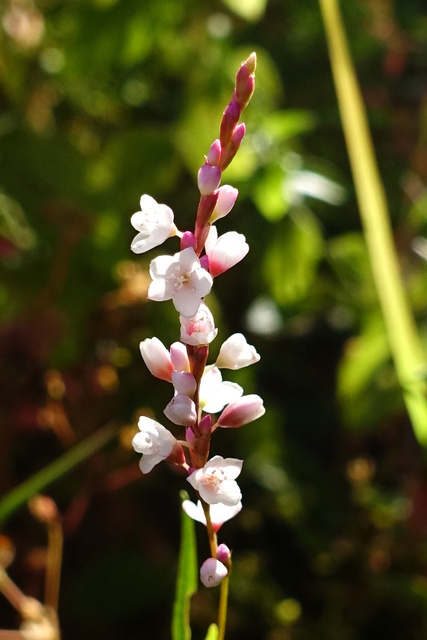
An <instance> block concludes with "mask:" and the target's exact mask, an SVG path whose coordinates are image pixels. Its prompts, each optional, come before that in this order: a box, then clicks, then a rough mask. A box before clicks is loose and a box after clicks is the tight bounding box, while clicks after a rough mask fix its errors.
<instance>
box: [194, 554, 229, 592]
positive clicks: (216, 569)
mask: <svg viewBox="0 0 427 640" xmlns="http://www.w3.org/2000/svg"><path fill="white" fill-rule="evenodd" d="M227 573H228V569H227V567H226V566H225V565H224V564H223V563H222V562H220V561H219V560H217V559H216V558H208V559H207V560H205V561H204V563H203V564H202V566H201V567H200V580H201V582H202V583H203V584H204V585H205V587H208V588H210V587H217V586H218V585H219V584H220V583H221V582H222V581H223V580H224V578H225V576H226V575H227Z"/></svg>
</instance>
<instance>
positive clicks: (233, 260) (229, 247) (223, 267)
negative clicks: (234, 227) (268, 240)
mask: <svg viewBox="0 0 427 640" xmlns="http://www.w3.org/2000/svg"><path fill="white" fill-rule="evenodd" d="M205 251H206V255H207V256H208V258H209V273H210V274H211V276H212V278H216V276H219V275H220V274H221V273H224V271H228V269H231V267H234V265H235V264H237V263H238V262H240V260H243V258H244V257H245V255H246V254H247V253H248V251H249V245H248V243H247V242H246V238H245V236H244V235H243V234H242V233H237V232H236V231H228V232H227V233H224V235H222V236H220V237H219V238H218V231H217V229H216V227H215V226H214V225H212V226H211V228H210V231H209V235H208V237H207V239H206V244H205Z"/></svg>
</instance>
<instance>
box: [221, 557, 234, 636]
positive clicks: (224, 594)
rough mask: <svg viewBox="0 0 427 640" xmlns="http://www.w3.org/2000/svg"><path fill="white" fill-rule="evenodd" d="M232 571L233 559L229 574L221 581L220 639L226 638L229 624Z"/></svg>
mask: <svg viewBox="0 0 427 640" xmlns="http://www.w3.org/2000/svg"><path fill="white" fill-rule="evenodd" d="M230 571H231V561H230V567H229V569H228V574H227V575H226V576H225V578H224V580H223V581H222V582H221V591H220V594H219V606H218V640H224V638H225V627H226V624H227V608H228V587H229V584H230Z"/></svg>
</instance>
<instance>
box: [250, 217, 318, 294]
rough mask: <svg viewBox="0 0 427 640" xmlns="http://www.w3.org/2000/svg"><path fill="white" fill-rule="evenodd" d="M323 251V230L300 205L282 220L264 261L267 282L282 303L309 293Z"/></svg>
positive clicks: (272, 292)
mask: <svg viewBox="0 0 427 640" xmlns="http://www.w3.org/2000/svg"><path fill="white" fill-rule="evenodd" d="M322 255H323V239H322V233H321V230H320V227H319V223H318V222H317V220H316V218H315V217H314V216H313V215H312V214H311V213H310V212H309V211H307V210H303V209H301V210H299V211H298V212H297V213H296V212H295V214H293V215H292V216H288V217H287V218H286V219H285V220H284V221H283V222H282V224H281V226H280V228H279V229H278V230H277V233H276V235H275V236H274V239H273V241H272V243H271V244H270V246H269V247H268V251H267V253H266V256H265V259H264V264H263V274H264V278H265V282H266V284H267V287H268V288H269V290H270V292H271V294H272V295H273V297H274V298H275V300H276V301H277V302H278V303H279V304H281V305H289V304H293V303H295V302H297V301H298V300H301V298H303V297H304V296H305V295H306V294H307V292H308V290H309V287H310V285H311V284H312V282H313V279H314V277H315V273H316V268H317V264H318V262H319V260H320V259H321V257H322Z"/></svg>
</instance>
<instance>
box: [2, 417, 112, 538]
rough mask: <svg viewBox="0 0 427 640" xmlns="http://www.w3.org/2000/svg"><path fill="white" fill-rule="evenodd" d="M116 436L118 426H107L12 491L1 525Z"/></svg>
mask: <svg viewBox="0 0 427 640" xmlns="http://www.w3.org/2000/svg"><path fill="white" fill-rule="evenodd" d="M116 435H117V426H116V425H107V426H106V427H103V428H102V429H99V430H98V431H96V432H95V433H94V434H93V435H91V436H89V437H88V438H86V440H83V441H82V442H79V443H78V444H76V445H75V446H74V447H72V448H71V449H70V450H69V451H67V453H64V455H63V456H61V457H60V458H58V459H57V460H55V461H54V462H52V463H51V464H49V465H47V466H46V467H44V468H43V469H41V471H39V472H38V473H36V474H35V475H34V476H32V477H31V478H29V479H28V480H26V481H25V482H23V483H22V484H21V485H19V486H18V487H16V488H15V489H12V491H10V492H9V493H7V494H6V495H5V496H4V497H3V498H2V499H1V500H0V525H3V524H4V522H5V521H6V520H7V519H8V518H10V516H11V515H12V514H13V513H14V512H15V511H16V510H17V509H19V507H22V506H23V505H24V504H25V503H26V502H28V500H29V499H30V498H31V497H32V496H34V495H35V494H36V493H39V492H40V491H43V490H44V489H45V488H46V487H47V486H49V485H50V484H51V483H52V482H55V480H58V479H59V478H62V476H64V475H65V474H66V473H68V471H70V470H71V469H73V468H74V467H76V466H77V465H79V464H81V463H82V462H84V461H85V460H87V459H88V458H89V457H90V456H92V455H93V454H94V453H95V452H96V451H98V450H99V449H101V447H103V446H105V445H106V444H107V443H108V442H110V441H111V440H112V439H113V438H114V437H115V436H116Z"/></svg>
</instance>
